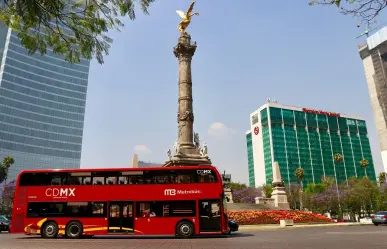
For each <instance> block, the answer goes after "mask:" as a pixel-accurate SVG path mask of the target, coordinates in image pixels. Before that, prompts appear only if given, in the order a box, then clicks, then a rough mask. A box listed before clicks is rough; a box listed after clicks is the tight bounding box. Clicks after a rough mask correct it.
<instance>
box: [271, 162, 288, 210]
mask: <svg viewBox="0 0 387 249" xmlns="http://www.w3.org/2000/svg"><path fill="white" fill-rule="evenodd" d="M272 185H273V187H274V188H273V193H272V194H271V198H273V199H274V206H275V207H279V208H281V209H286V210H288V209H290V206H289V202H288V197H287V196H286V192H285V183H284V181H283V180H282V178H281V172H280V168H279V164H278V162H274V164H273V182H272Z"/></svg>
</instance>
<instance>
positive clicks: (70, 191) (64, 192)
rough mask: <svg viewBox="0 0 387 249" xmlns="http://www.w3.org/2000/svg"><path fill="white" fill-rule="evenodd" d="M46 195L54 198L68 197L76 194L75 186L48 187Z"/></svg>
mask: <svg viewBox="0 0 387 249" xmlns="http://www.w3.org/2000/svg"><path fill="white" fill-rule="evenodd" d="M46 196H48V197H53V198H67V197H70V196H75V188H48V189H46Z"/></svg>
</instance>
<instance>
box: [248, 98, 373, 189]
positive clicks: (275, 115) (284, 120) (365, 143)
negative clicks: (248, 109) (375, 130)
mask: <svg viewBox="0 0 387 249" xmlns="http://www.w3.org/2000/svg"><path fill="white" fill-rule="evenodd" d="M250 125H251V129H250V130H249V131H247V132H246V141H247V153H248V171H249V184H250V186H260V185H262V184H270V183H271V181H272V173H273V171H272V165H273V163H274V162H275V161H277V162H278V163H279V166H280V171H281V176H282V178H283V180H284V181H285V183H286V184H290V183H293V182H294V183H296V182H298V180H297V178H296V177H295V175H294V172H295V170H296V168H303V169H304V172H305V176H304V179H303V184H304V185H306V184H308V183H311V182H312V183H318V182H321V179H322V178H323V177H324V176H326V177H334V178H335V179H337V181H338V183H341V182H343V181H345V180H347V179H348V178H350V177H352V176H355V177H363V176H365V175H367V177H369V178H370V179H372V180H376V175H375V168H374V164H373V160H372V154H371V148H370V142H369V139H368V133H367V126H366V122H365V120H364V119H362V118H359V117H353V116H348V115H344V114H339V113H333V112H326V111H320V110H313V109H307V108H299V107H293V106H285V105H281V104H278V103H267V104H265V105H263V106H262V107H261V108H259V109H258V110H257V111H255V112H253V113H252V114H250ZM337 154H338V155H340V156H341V159H342V160H337V161H336V160H335V155H337ZM363 159H365V160H367V161H368V165H367V166H366V167H365V168H363V167H362V166H361V164H360V161H361V160H363Z"/></svg>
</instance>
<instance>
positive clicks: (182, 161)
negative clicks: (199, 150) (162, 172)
mask: <svg viewBox="0 0 387 249" xmlns="http://www.w3.org/2000/svg"><path fill="white" fill-rule="evenodd" d="M211 164H212V163H211V160H210V159H209V158H208V157H201V156H200V155H194V154H188V155H182V154H178V155H175V156H173V158H172V159H171V160H168V161H166V162H165V163H164V165H163V167H171V166H199V165H211Z"/></svg>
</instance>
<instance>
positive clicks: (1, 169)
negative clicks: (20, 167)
mask: <svg viewBox="0 0 387 249" xmlns="http://www.w3.org/2000/svg"><path fill="white" fill-rule="evenodd" d="M14 163H15V159H13V157H11V156H7V157H4V159H3V163H1V164H0V183H2V182H4V183H5V184H7V178H8V170H9V168H10V167H11V165H12V164H14Z"/></svg>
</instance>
